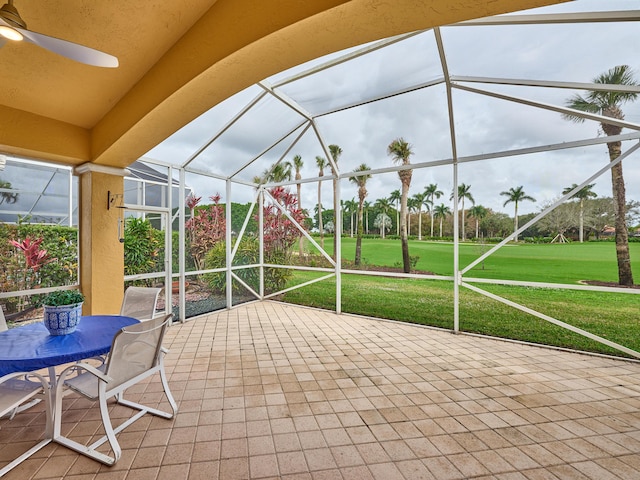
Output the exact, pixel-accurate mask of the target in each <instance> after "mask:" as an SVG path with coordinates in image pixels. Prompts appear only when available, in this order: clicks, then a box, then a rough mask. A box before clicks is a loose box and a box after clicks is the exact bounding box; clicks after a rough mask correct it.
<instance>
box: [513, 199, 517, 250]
mask: <svg viewBox="0 0 640 480" xmlns="http://www.w3.org/2000/svg"><path fill="white" fill-rule="evenodd" d="M515 206H516V208H515V210H514V212H513V213H514V215H513V232H514V233H515V237H514V241H516V242H517V241H518V234H517V233H516V232H517V231H518V202H515Z"/></svg>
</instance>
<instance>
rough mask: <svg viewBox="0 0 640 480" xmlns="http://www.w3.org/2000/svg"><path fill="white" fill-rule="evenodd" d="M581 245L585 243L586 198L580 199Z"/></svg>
mask: <svg viewBox="0 0 640 480" xmlns="http://www.w3.org/2000/svg"><path fill="white" fill-rule="evenodd" d="M579 219H580V232H579V233H578V235H579V236H580V243H582V242H584V198H581V199H580V217H579Z"/></svg>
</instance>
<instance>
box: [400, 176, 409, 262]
mask: <svg viewBox="0 0 640 480" xmlns="http://www.w3.org/2000/svg"><path fill="white" fill-rule="evenodd" d="M400 174H401V175H400V178H401V179H402V198H401V199H400V210H401V211H402V212H406V211H407V197H408V196H409V186H410V185H411V170H404V171H402V172H400ZM407 177H408V180H407ZM400 242H401V244H402V265H403V270H404V273H410V272H411V260H410V258H409V236H408V234H407V218H406V216H405V215H400Z"/></svg>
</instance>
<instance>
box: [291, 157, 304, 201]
mask: <svg viewBox="0 0 640 480" xmlns="http://www.w3.org/2000/svg"><path fill="white" fill-rule="evenodd" d="M303 166H304V162H303V161H302V157H301V156H300V155H296V156H295V157H293V168H294V170H295V172H296V176H295V179H296V182H297V183H296V190H297V192H296V193H297V194H298V208H299V209H300V210H302V194H301V190H302V184H301V183H300V180H302V174H301V173H300V170H302V167H303Z"/></svg>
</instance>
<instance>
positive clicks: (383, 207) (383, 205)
mask: <svg viewBox="0 0 640 480" xmlns="http://www.w3.org/2000/svg"><path fill="white" fill-rule="evenodd" d="M373 206H374V208H376V209H378V210H380V211H381V213H382V214H384V217H386V218H387V219H389V221H391V219H390V218H389V215H388V214H387V212H388V211H389V210H391V203H389V200H388V199H387V198H379V199H378V200H376V203H374V205H373ZM378 217H380V215H377V216H376V219H375V221H374V222H373V226H374V227H379V228H380V233H381V235H382V238H384V237H385V229H386V227H388V226H389V225H388V224H387V220H386V219H385V220H384V221H383V222H382V224H380V223H379V222H378V220H379V218H378ZM381 225H383V226H384V227H385V228H382V226H381Z"/></svg>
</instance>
